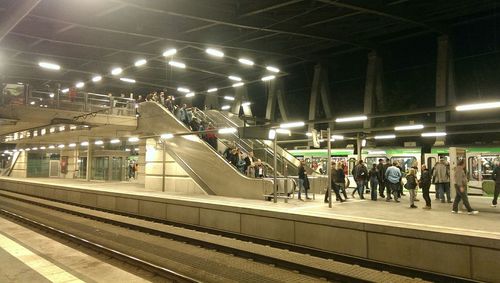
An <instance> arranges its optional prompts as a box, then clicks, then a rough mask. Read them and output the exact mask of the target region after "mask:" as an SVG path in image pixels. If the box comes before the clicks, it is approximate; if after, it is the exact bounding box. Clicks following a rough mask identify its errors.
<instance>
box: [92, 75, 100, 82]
mask: <svg viewBox="0 0 500 283" xmlns="http://www.w3.org/2000/svg"><path fill="white" fill-rule="evenodd" d="M101 80H102V77H101V76H95V77H93V78H92V81H93V82H94V83H96V82H99V81H101Z"/></svg>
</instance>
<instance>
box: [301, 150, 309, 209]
mask: <svg viewBox="0 0 500 283" xmlns="http://www.w3.org/2000/svg"><path fill="white" fill-rule="evenodd" d="M304 165H305V161H304V160H301V161H300V166H299V200H302V198H301V197H300V194H301V191H302V189H304V192H305V194H306V199H310V198H309V197H308V196H307V191H308V188H307V187H306V186H308V184H306V182H308V180H307V173H306V169H305V167H304Z"/></svg>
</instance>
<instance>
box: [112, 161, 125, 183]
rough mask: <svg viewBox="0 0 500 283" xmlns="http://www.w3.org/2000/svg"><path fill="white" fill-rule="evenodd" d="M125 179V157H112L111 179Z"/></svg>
mask: <svg viewBox="0 0 500 283" xmlns="http://www.w3.org/2000/svg"><path fill="white" fill-rule="evenodd" d="M122 179H123V158H122V157H116V156H113V157H111V180H112V181H121V180H122Z"/></svg>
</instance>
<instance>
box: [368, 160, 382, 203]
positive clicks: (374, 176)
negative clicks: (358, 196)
mask: <svg viewBox="0 0 500 283" xmlns="http://www.w3.org/2000/svg"><path fill="white" fill-rule="evenodd" d="M379 175H380V174H379V171H378V169H377V164H375V163H374V164H373V166H372V169H370V172H368V179H369V180H370V188H371V189H370V196H371V200H374V201H375V200H377V186H378V185H379V183H378V178H379Z"/></svg>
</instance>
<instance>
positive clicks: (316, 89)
mask: <svg viewBox="0 0 500 283" xmlns="http://www.w3.org/2000/svg"><path fill="white" fill-rule="evenodd" d="M330 97H331V93H330V85H329V83H328V72H327V70H326V69H325V68H324V67H323V66H321V65H320V64H317V65H316V66H314V76H313V82H312V86H311V96H310V98H309V117H308V118H309V120H315V119H316V118H318V117H317V113H318V106H321V107H322V108H323V111H324V112H325V116H326V118H332V117H333V111H332V109H331V104H330ZM320 100H321V101H320ZM328 126H329V128H330V130H333V128H334V126H335V125H334V123H333V122H332V123H329V125H328ZM313 129H314V125H313V124H309V125H308V132H311V131H312V130H313ZM309 146H311V144H309Z"/></svg>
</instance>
